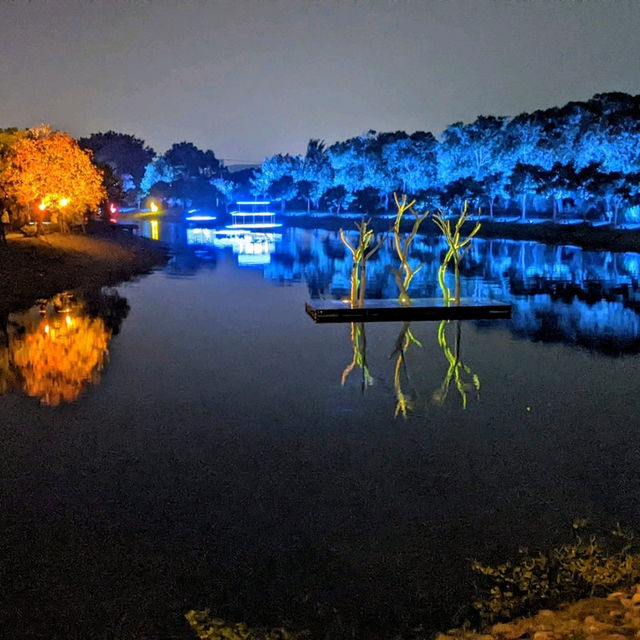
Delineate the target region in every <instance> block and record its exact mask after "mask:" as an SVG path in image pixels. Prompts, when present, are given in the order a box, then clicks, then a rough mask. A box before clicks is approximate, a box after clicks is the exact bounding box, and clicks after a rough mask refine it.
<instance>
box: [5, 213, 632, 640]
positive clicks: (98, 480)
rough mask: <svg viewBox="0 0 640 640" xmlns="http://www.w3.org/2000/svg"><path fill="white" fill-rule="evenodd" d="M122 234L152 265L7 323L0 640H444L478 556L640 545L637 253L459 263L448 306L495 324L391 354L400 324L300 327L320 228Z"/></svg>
mask: <svg viewBox="0 0 640 640" xmlns="http://www.w3.org/2000/svg"><path fill="white" fill-rule="evenodd" d="M159 226H160V225H159ZM145 231H146V232H147V234H148V235H157V236H158V237H161V238H162V239H165V240H172V241H174V242H175V243H176V247H177V248H176V254H175V257H174V259H173V260H172V262H171V263H170V264H169V265H168V266H167V268H166V269H165V270H162V271H158V272H155V273H153V274H151V275H149V276H147V277H144V278H142V279H140V280H139V281H136V282H133V283H128V284H125V285H123V286H121V287H119V288H118V290H117V292H106V295H105V293H104V292H103V294H102V295H101V294H99V293H98V292H93V293H92V294H91V295H88V296H78V297H76V298H70V297H64V296H61V297H58V298H57V299H56V300H52V301H50V303H49V305H48V306H47V307H43V308H42V309H35V310H32V311H31V312H29V313H23V314H14V316H12V317H11V318H10V323H9V325H8V326H7V327H6V333H7V340H6V341H5V342H6V343H7V344H8V346H7V347H6V348H4V350H3V351H0V375H1V376H2V377H1V378H0V380H1V388H2V389H4V390H5V391H6V393H5V394H4V395H2V396H0V415H2V421H1V423H0V437H1V438H2V443H3V446H2V449H1V451H0V488H1V494H0V507H1V509H2V535H1V536H0V541H1V542H0V554H1V555H0V560H1V563H0V577H1V579H2V584H3V595H2V598H1V600H0V602H1V603H2V604H1V607H2V608H1V610H0V625H1V626H0V635H2V634H4V636H5V637H12V638H27V637H28V638H40V637H42V638H55V637H60V638H81V637H83V638H86V637H104V638H128V637H143V636H144V637H148V638H155V637H162V638H166V637H171V636H172V634H173V635H174V636H176V637H188V635H187V636H182V635H180V634H181V633H184V626H183V619H182V616H183V614H184V613H185V612H186V611H187V610H188V609H190V608H204V607H209V608H211V609H212V611H214V612H215V613H216V614H217V615H218V616H220V617H226V618H229V619H233V620H247V621H250V622H256V623H273V624H281V623H282V622H285V623H288V624H290V625H291V626H311V627H313V626H314V625H320V626H322V627H323V628H325V629H326V628H331V629H334V630H336V633H342V635H343V637H346V636H347V635H349V633H350V631H351V630H353V632H354V634H355V636H356V637H361V638H376V637H380V638H390V637H392V636H393V633H394V631H397V630H402V631H404V632H406V631H407V630H409V629H412V628H416V627H418V626H420V625H422V626H423V627H425V628H426V629H433V628H443V627H446V626H447V624H449V622H450V621H451V619H452V616H454V615H455V614H456V613H457V611H458V609H459V607H460V605H461V604H464V603H465V602H467V601H468V600H469V599H470V598H471V597H472V595H473V586H472V575H471V572H470V569H469V564H470V560H471V559H473V558H478V559H481V560H484V561H497V560H502V559H505V558H507V557H510V556H512V555H514V554H515V553H516V552H517V550H518V548H519V547H522V546H528V547H529V548H532V549H534V548H539V547H542V546H548V545H551V544H554V543H557V542H559V541H565V540H566V539H568V537H569V536H570V530H571V524H572V522H573V521H574V519H576V518H590V519H592V520H593V521H594V522H595V523H598V524H602V525H603V526H607V525H608V524H610V523H613V522H615V521H616V520H619V521H620V522H622V523H623V524H627V525H630V526H633V527H637V525H638V516H639V514H638V499H637V496H638V494H639V491H640V472H639V471H638V469H640V421H639V420H638V417H637V416H638V415H640V397H639V395H638V367H639V364H640V361H639V360H638V356H637V355H635V353H636V352H637V351H638V345H639V344H640V342H639V339H640V330H639V327H638V322H639V316H638V313H639V311H638V308H639V307H638V300H639V299H640V294H639V293H638V275H639V265H640V263H639V261H638V258H639V257H638V255H636V254H611V253H597V254H596V253H587V252H582V251H580V250H578V249H576V248H571V247H564V248H558V249H556V248H550V247H544V246H542V245H536V244H534V243H515V242H502V241H495V240H494V241H491V242H489V241H482V240H478V242H477V243H476V244H475V248H474V251H473V253H472V254H471V255H470V260H469V262H468V263H467V267H466V269H465V274H464V275H465V278H464V282H463V293H464V294H465V295H469V296H474V295H475V296H486V295H489V294H492V295H494V296H498V297H501V298H503V299H506V300H509V301H511V302H512V303H513V305H514V317H513V320H512V321H495V322H484V323H476V322H461V323H454V322H451V323H449V324H447V325H440V324H439V323H428V322H422V323H413V324H412V325H411V326H410V327H409V329H410V330H411V331H412V334H413V336H414V337H415V339H416V340H417V341H419V343H420V344H418V343H412V344H410V345H409V346H408V348H407V349H406V351H405V353H404V359H402V358H401V357H400V352H399V351H398V345H406V344H408V343H407V342H406V341H405V338H406V333H403V331H406V327H403V326H401V325H400V324H398V325H396V324H394V323H382V324H368V325H365V327H364V331H365V335H364V336H363V335H362V333H361V332H360V331H361V328H360V327H355V328H354V329H352V328H351V327H350V325H348V324H345V325H314V324H313V322H312V321H311V320H310V319H309V318H308V317H307V316H306V315H305V313H304V302H305V301H306V300H309V299H310V298H311V297H331V296H333V295H337V296H339V295H342V294H344V292H345V290H346V286H347V285H346V277H347V274H348V268H349V261H348V259H347V258H346V257H345V256H344V252H343V251H342V247H341V246H340V243H339V240H338V239H337V237H336V234H334V233H333V232H327V231H316V232H314V231H302V230H293V229H283V230H281V231H280V234H279V236H280V237H263V236H260V237H257V238H256V237H254V238H252V239H249V238H246V239H244V240H243V241H242V242H240V243H235V245H234V246H228V247H226V248H224V247H223V248H217V247H215V246H213V239H212V238H211V234H210V232H209V231H208V230H206V229H201V230H195V231H194V230H188V229H185V228H181V227H171V226H169V225H164V226H161V228H158V226H156V229H155V230H153V229H150V228H147V229H145ZM187 240H188V241H189V242H192V243H193V242H197V243H199V244H198V245H197V246H196V245H194V244H190V245H187V244H186V242H187ZM442 249H443V247H442V246H441V245H439V244H437V242H436V241H435V239H431V240H429V239H424V240H420V241H419V242H417V243H416V256H415V257H416V259H421V260H425V261H427V262H428V265H427V266H425V268H424V269H423V272H421V274H420V279H419V282H417V283H416V291H415V293H416V294H418V295H433V294H436V293H437V290H436V289H435V287H434V284H433V283H435V276H434V274H435V270H436V269H437V264H436V263H435V262H433V261H434V260H435V259H437V258H438V257H439V256H440V254H441V252H442ZM234 251H235V253H234ZM388 257H389V256H388V253H387V250H386V247H385V248H383V249H382V250H381V251H380V256H379V257H378V260H377V261H376V263H375V265H376V266H375V268H373V267H374V264H373V263H372V269H371V270H370V281H369V282H370V289H371V290H370V292H369V294H370V295H371V296H378V297H395V295H396V293H395V289H394V288H393V287H394V285H393V280H392V278H391V277H390V274H389V272H388V270H387V269H386V267H385V264H386V263H387V262H391V261H392V258H391V257H389V259H388V260H387V258H388ZM354 342H355V345H356V347H359V349H358V350H356V351H355V353H354ZM363 347H364V349H363ZM456 353H457V354H458V359H457V360H456V359H455V357H454V358H453V362H454V364H453V365H451V363H450V360H449V359H448V358H447V356H452V355H455V354H456ZM354 355H355V356H357V358H361V357H363V356H364V357H366V365H367V375H366V376H365V375H364V374H363V370H362V368H360V367H359V366H358V364H357V363H356V364H355V366H354V367H353V368H352V370H349V369H348V367H349V365H350V363H352V360H353V358H354ZM68 361H72V362H73V366H72V367H67V366H66V364H65V363H67V362H68ZM360 361H361V360H360ZM459 362H461V363H463V365H464V368H463V367H462V366H458V365H457V363H459ZM363 387H364V390H363Z"/></svg>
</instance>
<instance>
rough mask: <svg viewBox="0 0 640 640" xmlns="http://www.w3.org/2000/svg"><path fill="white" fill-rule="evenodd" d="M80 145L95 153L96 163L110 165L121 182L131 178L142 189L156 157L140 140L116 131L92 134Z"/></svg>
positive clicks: (82, 139)
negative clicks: (149, 167)
mask: <svg viewBox="0 0 640 640" xmlns="http://www.w3.org/2000/svg"><path fill="white" fill-rule="evenodd" d="M78 143H79V145H80V147H81V148H82V149H90V150H91V151H92V152H93V157H94V158H95V160H96V162H98V163H99V164H108V165H109V166H110V167H111V168H112V169H113V171H114V173H115V174H116V175H117V176H118V178H120V180H123V179H124V176H126V175H129V176H131V178H132V179H133V183H134V185H135V186H136V187H140V181H141V180H142V177H143V176H144V172H145V168H146V166H147V165H148V164H149V163H150V162H151V161H152V160H153V158H154V157H155V155H156V152H155V151H154V150H153V149H152V148H151V147H148V146H145V143H144V141H143V140H141V139H140V138H136V137H135V136H132V135H130V134H127V133H117V132H115V131H107V132H105V133H92V134H91V135H90V136H89V137H87V138H80V139H79V140H78Z"/></svg>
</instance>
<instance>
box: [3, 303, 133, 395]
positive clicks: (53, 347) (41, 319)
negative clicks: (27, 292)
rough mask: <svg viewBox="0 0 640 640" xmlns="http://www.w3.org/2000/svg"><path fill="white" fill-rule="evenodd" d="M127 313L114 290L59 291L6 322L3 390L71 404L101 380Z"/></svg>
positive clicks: (126, 307) (13, 315) (127, 307)
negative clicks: (21, 392) (78, 294)
mask: <svg viewBox="0 0 640 640" xmlns="http://www.w3.org/2000/svg"><path fill="white" fill-rule="evenodd" d="M128 311H129V306H128V304H127V301H126V300H125V299H124V298H122V297H121V296H119V295H118V294H117V293H116V292H101V291H93V292H90V293H86V294H84V295H83V296H82V297H76V296H75V295H73V294H70V293H61V294H58V295H56V296H54V297H53V298H50V299H49V300H41V301H40V304H39V305H37V306H35V307H32V308H31V309H30V310H28V311H25V312H22V313H12V314H10V315H9V317H8V318H7V320H6V322H5V326H4V328H3V331H2V335H3V340H2V347H0V391H1V392H3V393H6V392H8V391H10V390H12V389H21V390H22V391H24V392H25V393H27V394H28V395H29V396H32V397H34V398H38V399H39V400H40V402H41V403H42V404H45V405H49V406H57V405H59V404H61V403H63V402H73V401H74V400H76V399H77V398H78V397H79V395H80V394H81V392H82V390H83V389H84V388H85V387H87V386H88V385H92V384H97V383H98V382H99V381H100V372H101V371H102V368H103V367H104V364H105V362H106V359H107V357H108V346H109V341H110V339H111V337H112V335H114V334H117V333H118V331H119V328H120V324H121V323H122V320H123V319H124V318H125V317H126V315H127V313H128Z"/></svg>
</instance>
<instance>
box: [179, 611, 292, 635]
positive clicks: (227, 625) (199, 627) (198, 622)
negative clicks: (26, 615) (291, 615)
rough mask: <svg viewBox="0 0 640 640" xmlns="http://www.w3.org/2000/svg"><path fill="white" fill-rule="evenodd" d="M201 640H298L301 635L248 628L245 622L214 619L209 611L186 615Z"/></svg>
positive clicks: (281, 630)
mask: <svg viewBox="0 0 640 640" xmlns="http://www.w3.org/2000/svg"><path fill="white" fill-rule="evenodd" d="M185 617H186V619H187V621H188V622H189V625H190V626H191V628H192V629H193V631H194V632H195V633H196V634H197V636H198V638H200V640H298V639H299V638H302V635H300V634H294V633H291V632H289V631H287V630H286V629H267V628H256V627H248V626H247V625H246V624H245V623H244V622H227V621H226V620H222V619H221V618H213V617H211V614H210V613H209V611H208V610H205V611H194V610H191V611H189V612H188V613H187V614H186V615H185Z"/></svg>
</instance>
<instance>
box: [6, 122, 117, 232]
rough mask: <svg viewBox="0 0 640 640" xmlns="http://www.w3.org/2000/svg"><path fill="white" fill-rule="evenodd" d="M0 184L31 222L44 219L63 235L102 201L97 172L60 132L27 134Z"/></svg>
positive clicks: (43, 130) (40, 129)
mask: <svg viewBox="0 0 640 640" xmlns="http://www.w3.org/2000/svg"><path fill="white" fill-rule="evenodd" d="M0 181H1V182H2V184H3V185H4V189H5V191H6V192H7V194H8V195H9V196H11V197H13V198H15V199H16V201H17V202H19V203H20V204H21V205H23V206H25V207H27V208H29V209H30V210H31V213H32V215H33V217H35V219H36V222H38V223H39V224H40V223H42V222H43V221H44V220H45V219H47V218H49V219H50V220H51V221H52V222H56V221H57V222H59V224H60V229H61V230H62V231H68V229H69V225H71V224H78V223H80V224H82V223H83V222H84V215H85V212H87V211H88V210H89V211H91V210H95V209H97V207H98V206H99V204H100V202H101V201H102V200H103V199H104V198H105V192H104V187H103V183H102V172H101V171H100V170H99V169H98V168H97V167H96V166H95V165H94V164H93V163H92V162H91V152H90V151H84V150H82V149H81V148H80V147H79V146H78V143H77V142H76V141H75V140H74V139H73V138H72V137H71V136H70V135H69V134H68V133H64V132H63V131H52V130H51V129H50V128H49V127H47V126H44V125H43V126H41V127H38V128H37V129H30V130H29V133H28V135H27V136H26V137H25V138H22V139H20V140H18V141H17V142H16V143H15V144H14V145H13V146H12V147H11V152H10V155H9V158H8V162H7V166H6V167H5V169H4V171H3V172H2V176H1V177H0Z"/></svg>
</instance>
